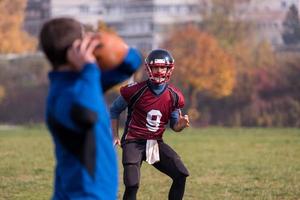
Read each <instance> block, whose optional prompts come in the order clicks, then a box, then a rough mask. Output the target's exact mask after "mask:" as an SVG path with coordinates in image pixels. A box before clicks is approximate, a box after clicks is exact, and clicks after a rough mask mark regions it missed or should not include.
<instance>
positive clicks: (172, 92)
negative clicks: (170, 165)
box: [120, 81, 184, 140]
mask: <svg viewBox="0 0 300 200" xmlns="http://www.w3.org/2000/svg"><path fill="white" fill-rule="evenodd" d="M120 92H121V95H122V97H123V98H124V99H125V100H126V101H127V103H128V116H127V122H126V127H125V132H124V137H125V138H123V139H125V140H136V139H161V138H162V135H163V133H164V131H165V126H166V125H167V124H168V122H169V119H170V117H171V113H172V112H173V111H174V110H175V109H177V108H182V107H183V106H184V97H183V95H182V93H181V92H180V91H179V90H178V89H176V88H175V87H173V86H171V85H167V86H166V88H165V90H164V91H163V92H162V93H161V94H159V95H156V94H155V93H154V92H153V91H152V90H151V89H150V87H149V86H148V84H147V81H144V82H141V83H137V84H133V85H127V86H125V87H122V88H121V90H120Z"/></svg>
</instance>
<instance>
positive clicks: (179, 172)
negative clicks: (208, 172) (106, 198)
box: [110, 49, 189, 200]
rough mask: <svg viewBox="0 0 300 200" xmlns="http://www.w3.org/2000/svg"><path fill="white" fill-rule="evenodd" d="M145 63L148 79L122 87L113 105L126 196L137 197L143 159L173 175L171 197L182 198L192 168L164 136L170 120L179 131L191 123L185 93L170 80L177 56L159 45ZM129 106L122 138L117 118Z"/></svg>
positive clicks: (115, 138)
mask: <svg viewBox="0 0 300 200" xmlns="http://www.w3.org/2000/svg"><path fill="white" fill-rule="evenodd" d="M145 65H146V71H147V73H148V76H149V79H148V80H146V81H143V82H140V83H134V84H130V85H127V86H125V87H122V88H121V89H120V93H121V95H120V96H118V97H117V98H116V99H115V101H114V102H113V104H112V106H111V108H110V113H111V118H112V128H113V133H114V144H116V145H121V147H122V150H123V155H122V163H123V167H124V184H125V192H124V196H123V199H126V200H127V199H130V200H131V199H136V194H137V191H138V188H139V182H140V167H141V164H142V161H146V162H148V163H149V164H152V165H153V166H154V167H155V168H156V169H158V170H159V171H161V172H162V173H164V174H166V175H168V176H169V177H170V178H172V180H173V183H172V186H171V188H170V191H169V199H170V200H177V199H182V198H183V194H184V189H185V182H186V177H187V176H188V175H189V172H188V170H187V169H186V167H185V166H184V164H183V162H182V160H181V159H180V157H179V156H178V155H177V153H176V152H175V151H174V150H173V149H172V148H171V147H170V146H168V145H167V144H166V143H164V141H163V139H162V136H163V133H164V131H165V126H166V125H167V124H168V123H169V121H170V127H171V129H173V130H174V131H176V132H180V131H182V130H183V129H184V128H186V127H189V118H188V116H187V115H184V116H183V115H182V114H181V110H180V109H181V108H183V106H184V97H183V95H182V93H181V92H180V91H179V90H178V89H177V88H175V87H173V86H172V85H170V84H168V82H169V80H170V77H171V74H172V71H173V69H174V59H173V57H172V55H171V54H170V53H169V52H168V51H166V50H163V49H156V50H153V51H151V52H150V53H149V55H148V56H147V58H146V59H145ZM126 108H128V115H127V121H126V124H125V129H124V133H123V136H122V139H121V140H120V138H119V134H118V126H119V125H118V118H119V115H120V113H121V112H122V111H123V110H125V109H126Z"/></svg>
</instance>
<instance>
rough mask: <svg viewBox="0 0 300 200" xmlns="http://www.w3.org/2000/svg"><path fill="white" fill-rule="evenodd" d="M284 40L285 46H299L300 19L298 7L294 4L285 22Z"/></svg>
mask: <svg viewBox="0 0 300 200" xmlns="http://www.w3.org/2000/svg"><path fill="white" fill-rule="evenodd" d="M282 25H283V33H282V39H283V41H284V43H285V44H287V45H291V44H299V42H300V19H299V13H298V9H297V7H296V6H295V5H294V4H293V5H292V6H291V7H290V9H289V11H288V12H287V14H286V17H285V20H284V21H283V24H282Z"/></svg>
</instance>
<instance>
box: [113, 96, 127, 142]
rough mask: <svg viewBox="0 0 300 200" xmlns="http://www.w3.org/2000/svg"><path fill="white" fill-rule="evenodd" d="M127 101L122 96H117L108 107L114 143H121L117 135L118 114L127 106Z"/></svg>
mask: <svg viewBox="0 0 300 200" xmlns="http://www.w3.org/2000/svg"><path fill="white" fill-rule="evenodd" d="M127 105H128V104H127V102H126V101H125V99H124V98H123V97H122V96H118V97H117V98H116V99H115V100H114V102H113V103H112V105H111V107H110V117H111V125H112V132H113V138H114V141H113V143H114V145H121V141H120V137H119V116H120V114H121V113H122V112H123V111H124V110H125V109H126V108H127Z"/></svg>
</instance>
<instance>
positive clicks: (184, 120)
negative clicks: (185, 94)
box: [177, 109, 190, 130]
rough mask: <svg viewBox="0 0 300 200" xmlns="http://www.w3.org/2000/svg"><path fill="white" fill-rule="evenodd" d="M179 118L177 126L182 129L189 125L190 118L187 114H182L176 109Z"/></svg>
mask: <svg viewBox="0 0 300 200" xmlns="http://www.w3.org/2000/svg"><path fill="white" fill-rule="evenodd" d="M178 114H179V119H178V121H177V127H178V128H179V129H180V130H182V129H184V128H186V127H189V126H190V120H189V116H188V115H182V113H181V110H180V109H179V110H178Z"/></svg>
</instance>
